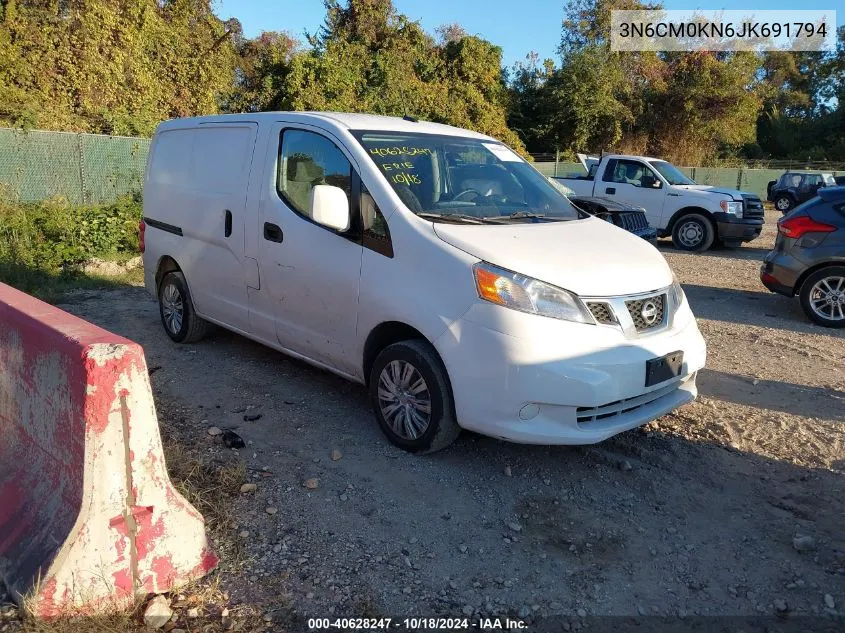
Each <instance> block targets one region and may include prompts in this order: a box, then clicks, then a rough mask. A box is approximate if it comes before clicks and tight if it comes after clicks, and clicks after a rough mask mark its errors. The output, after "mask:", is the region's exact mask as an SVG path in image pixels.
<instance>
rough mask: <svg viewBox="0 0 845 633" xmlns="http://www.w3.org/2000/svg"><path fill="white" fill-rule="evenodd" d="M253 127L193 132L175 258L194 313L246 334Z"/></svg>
mask: <svg viewBox="0 0 845 633" xmlns="http://www.w3.org/2000/svg"><path fill="white" fill-rule="evenodd" d="M257 130H258V126H257V124H256V123H249V122H244V123H234V122H233V123H203V124H201V125H199V126H198V127H197V128H195V129H194V130H193V135H194V141H193V152H192V164H193V165H192V167H193V177H192V178H191V179H190V187H191V188H192V191H191V192H190V196H189V197H188V199H187V200H186V204H187V205H188V206H189V207H190V208H188V209H184V210H183V215H184V217H185V218H186V220H185V222H184V223H183V226H182V227H181V228H182V232H183V234H184V235H185V237H187V238H189V239H188V240H186V246H185V251H184V253H174V257H175V258H176V259H177V261H178V262H179V264H180V265H181V266H182V270H183V272H184V273H185V276H186V278H187V280H188V287H189V288H190V291H191V296H192V299H193V301H194V305H195V306H196V309H197V311H198V312H199V313H200V314H201V315H203V316H207V317H209V318H211V319H213V320H215V321H219V322H221V323H224V324H225V325H227V326H230V327H232V328H235V329H238V330H241V331H244V332H249V331H250V327H249V305H248V301H247V286H246V280H245V278H244V267H243V259H244V226H245V222H244V215H245V212H246V204H247V193H248V187H249V174H250V168H251V165H252V159H253V153H254V148H255V139H256V134H257Z"/></svg>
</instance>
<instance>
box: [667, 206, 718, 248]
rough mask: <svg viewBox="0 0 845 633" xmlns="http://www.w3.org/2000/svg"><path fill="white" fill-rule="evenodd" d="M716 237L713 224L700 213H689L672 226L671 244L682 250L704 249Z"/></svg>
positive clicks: (708, 246)
mask: <svg viewBox="0 0 845 633" xmlns="http://www.w3.org/2000/svg"><path fill="white" fill-rule="evenodd" d="M715 238H716V235H715V231H714V230H713V225H712V224H711V223H710V220H708V219H707V218H706V217H704V216H703V215H701V214H700V213H689V214H687V215H685V216H683V217H681V218H678V220H677V221H676V222H675V226H674V227H672V244H674V245H675V248H678V249H680V250H682V251H706V250H707V249H708V248H710V246H711V245H712V244H713V240H714V239H715Z"/></svg>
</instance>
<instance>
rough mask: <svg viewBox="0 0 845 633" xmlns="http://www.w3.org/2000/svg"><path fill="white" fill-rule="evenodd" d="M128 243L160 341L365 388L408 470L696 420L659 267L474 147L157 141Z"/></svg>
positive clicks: (353, 122)
mask: <svg viewBox="0 0 845 633" xmlns="http://www.w3.org/2000/svg"><path fill="white" fill-rule="evenodd" d="M142 234H143V244H144V269H145V283H146V287H147V288H148V290H149V291H150V292H151V293H153V294H154V295H155V296H156V297H157V298H158V301H159V307H160V315H161V322H162V325H163V327H164V330H165V332H166V333H167V335H168V336H169V337H170V338H171V339H172V340H173V341H175V342H178V343H189V342H193V341H197V340H199V339H200V338H201V337H202V336H203V334H204V333H205V332H206V328H207V326H208V324H209V323H215V324H217V325H220V326H223V327H225V328H227V329H230V330H232V331H234V332H237V333H240V334H242V335H244V336H247V337H249V338H252V339H255V340H256V341H259V342H261V343H264V344H265V345H268V346H270V347H272V348H275V349H277V350H280V351H282V352H285V353H287V354H289V355H291V356H293V357H296V358H299V359H302V360H305V361H306V362H309V363H311V364H313V365H316V366H318V367H322V368H325V369H327V370H329V371H332V372H335V373H337V374H339V375H341V376H344V377H345V378H348V379H350V380H353V381H356V382H359V383H363V384H366V385H367V387H368V389H369V393H370V399H371V402H372V405H373V409H374V412H375V417H376V419H377V421H378V423H379V425H380V426H381V429H382V430H383V432H384V433H385V435H386V436H387V437H388V439H389V440H390V441H391V442H393V443H394V444H396V445H397V446H400V447H402V448H404V449H406V450H409V451H422V452H425V451H434V450H437V449H440V448H443V447H444V446H447V445H448V444H449V443H450V442H452V441H453V440H454V439H455V438H456V437H457V435H458V433H459V431H460V429H461V428H465V429H471V430H473V431H477V432H479V433H484V434H487V435H491V436H493V437H497V438H502V439H506V440H510V441H514V442H525V443H541V444H590V443H594V442H599V441H602V440H604V439H606V438H608V437H610V436H612V435H615V434H616V433H619V432H621V431H624V430H626V429H630V428H633V427H636V426H639V425H642V424H645V423H647V422H648V421H650V420H653V419H654V418H656V417H658V416H661V415H663V414H665V413H668V412H669V411H672V410H673V409H675V408H676V407H678V406H680V405H682V404H684V403H687V402H690V401H691V400H693V399H694V398H695V396H696V393H697V391H696V372H697V371H698V370H699V369H701V368H702V367H703V366H704V362H705V357H706V349H705V344H704V339H703V338H702V336H701V334H700V332H699V330H698V326H697V324H696V321H695V318H694V316H693V314H692V311H691V310H690V307H689V304H688V302H687V301H686V298H685V297H684V293H683V290H682V289H681V287H680V286H679V284H678V283H677V281H675V279H674V277H673V275H672V271H671V269H670V268H669V266H668V264H667V263H666V260H665V259H664V258H663V256H662V255H661V254H660V252H659V251H658V250H657V249H656V248H654V246H652V245H651V244H648V243H647V242H646V241H644V240H641V239H639V238H637V237H635V236H634V235H631V234H630V233H628V232H626V231H623V230H621V229H619V228H618V227H616V226H611V225H610V224H609V223H607V222H604V221H602V220H599V219H597V218H593V217H591V216H590V215H588V214H586V213H584V212H583V211H580V210H579V209H577V208H576V207H574V206H573V205H572V204H571V203H570V202H569V200H568V199H567V198H566V197H565V196H564V195H562V194H561V193H560V192H559V191H558V190H557V189H556V188H555V187H554V186H552V184H551V183H550V182H549V181H548V179H547V178H545V177H544V176H543V175H542V174H540V172H538V171H537V170H536V169H534V167H532V166H531V165H530V164H528V163H527V162H526V161H524V160H523V159H522V158H520V157H519V156H518V155H517V154H515V153H514V152H513V151H511V150H510V149H509V148H508V147H506V146H505V145H503V144H501V143H500V142H498V141H496V140H495V139H493V138H490V137H488V136H484V135H481V134H477V133H475V132H470V131H468V130H462V129H459V128H454V127H450V126H446V125H439V124H434V123H425V122H417V121H413V120H404V119H396V118H390V117H381V116H371V115H360V114H337V113H303V112H297V113H289V112H265V113H250V114H238V115H229V116H208V117H199V118H193V119H180V120H173V121H167V122H164V123H162V124H161V125H159V127H158V129H157V130H156V133H155V135H154V137H153V140H152V145H151V148H150V154H149V158H148V165H147V171H146V175H145V180H144V220H143V224H142ZM204 370H205V371H208V368H205V369H204ZM219 370H220V371H226V369H225V368H224V367H221V368H219Z"/></svg>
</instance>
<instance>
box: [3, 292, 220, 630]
mask: <svg viewBox="0 0 845 633" xmlns="http://www.w3.org/2000/svg"><path fill="white" fill-rule="evenodd" d="M216 564H217V559H216V557H215V556H214V554H213V553H212V552H211V550H210V549H209V547H208V543H207V540H206V536H205V526H204V522H203V518H202V516H201V515H200V514H199V513H198V512H197V511H196V510H195V509H194V508H193V506H191V505H190V504H189V503H188V502H187V501H185V499H184V498H183V497H182V496H181V495H180V494H179V493H178V492H177V491H176V490H175V489H174V488H173V485H172V484H171V482H170V479H169V477H168V475H167V471H166V469H165V464H164V457H163V454H162V449H161V439H160V437H159V431H158V421H157V418H156V413H155V408H154V405H153V398H152V392H151V390H150V383H149V378H148V374H147V365H146V361H145V359H144V352H143V350H142V348H141V346H140V345H138V344H137V343H133V342H132V341H129V340H127V339H125V338H122V337H120V336H117V335H115V334H111V333H109V332H106V331H105V330H103V329H101V328H99V327H96V326H94V325H92V324H90V323H87V322H85V321H83V320H82V319H79V318H77V317H75V316H72V315H70V314H68V313H66V312H63V311H62V310H59V309H58V308H55V307H53V306H50V305H48V304H46V303H43V302H41V301H38V300H37V299H35V298H33V297H30V296H29V295H26V294H24V293H21V292H18V291H17V290H14V289H13V288H10V287H9V286H6V285H4V284H0V580H2V581H3V582H4V583H5V584H6V586H7V587H8V589H9V591H10V592H11V593H13V594H14V597H15V598H16V600H18V601H21V600H22V599H23V598H24V597H26V598H27V606H28V608H30V609H31V610H32V611H33V613H34V614H35V615H36V616H39V617H45V618H50V617H56V616H62V615H75V614H84V613H94V612H102V611H109V610H115V609H119V608H122V607H124V606H126V605H128V604H130V603H131V602H132V601H133V600H134V599H135V596H136V595H143V594H146V593H162V592H165V591H170V590H171V589H173V588H175V587H177V586H179V585H181V584H184V583H186V582H188V581H190V580H193V579H196V578H199V577H202V576H203V575H205V574H206V573H208V572H209V571H210V570H211V569H213V568H214V567H215V565H216Z"/></svg>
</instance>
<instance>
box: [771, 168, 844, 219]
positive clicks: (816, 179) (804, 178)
mask: <svg viewBox="0 0 845 633" xmlns="http://www.w3.org/2000/svg"><path fill="white" fill-rule="evenodd" d="M835 186H836V181H835V180H834V179H833V175H832V174H827V173H822V172H813V173H805V172H795V171H788V172H786V173H785V174H783V175H782V176H781V177H780V178H778V179H777V180H772V181H770V182H769V183H768V185H767V187H766V190H767V192H768V196H767V197H768V200H769V201H770V202H773V203H774V205H775V208H776V209H777V210H778V211H780V212H782V213H786V212H788V211H790V210H791V209H794V208H795V207H797V206H798V205H799V204H801V203H802V202H806V201H807V200H809V199H810V198H814V197H815V196H816V193H817V192H818V190H819V189H820V188H822V187H835Z"/></svg>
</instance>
